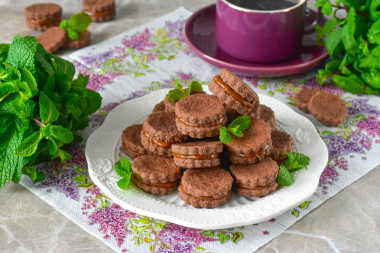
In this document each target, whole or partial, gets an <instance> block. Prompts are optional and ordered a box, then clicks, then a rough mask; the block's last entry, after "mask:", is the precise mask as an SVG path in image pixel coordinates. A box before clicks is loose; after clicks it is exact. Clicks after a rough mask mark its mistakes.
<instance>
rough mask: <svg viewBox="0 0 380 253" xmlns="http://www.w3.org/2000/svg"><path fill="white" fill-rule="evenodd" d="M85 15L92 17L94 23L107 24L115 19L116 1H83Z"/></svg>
mask: <svg viewBox="0 0 380 253" xmlns="http://www.w3.org/2000/svg"><path fill="white" fill-rule="evenodd" d="M82 5H83V13H85V14H87V15H89V16H90V17H91V20H92V22H105V21H108V20H111V19H113V18H114V17H115V1H114V0H83V2H82Z"/></svg>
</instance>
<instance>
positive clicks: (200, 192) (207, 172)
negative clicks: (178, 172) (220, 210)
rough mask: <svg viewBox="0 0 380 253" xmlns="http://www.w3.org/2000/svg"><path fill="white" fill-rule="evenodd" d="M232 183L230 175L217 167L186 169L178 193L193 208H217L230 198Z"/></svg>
mask: <svg viewBox="0 0 380 253" xmlns="http://www.w3.org/2000/svg"><path fill="white" fill-rule="evenodd" d="M232 182H233V179H232V177H231V175H230V173H228V172H227V171H225V170H223V169H220V168H218V167H213V168H202V169H188V170H186V171H185V172H184V173H183V176H182V180H181V185H180V186H179V188H178V192H179V196H180V197H181V199H182V200H183V201H185V202H186V203H187V204H189V205H192V206H193V207H203V208H211V207H217V206H219V205H222V204H224V203H226V202H227V200H228V199H229V198H230V197H231V188H232Z"/></svg>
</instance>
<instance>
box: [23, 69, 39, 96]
mask: <svg viewBox="0 0 380 253" xmlns="http://www.w3.org/2000/svg"><path fill="white" fill-rule="evenodd" d="M20 70H21V71H20V72H21V76H22V81H23V82H25V83H26V84H27V85H28V88H29V90H30V92H31V97H33V96H35V95H36V94H37V92H38V87H37V82H36V79H35V78H34V76H33V75H32V73H30V71H29V70H27V69H26V68H23V67H20Z"/></svg>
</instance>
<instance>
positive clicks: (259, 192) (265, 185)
mask: <svg viewBox="0 0 380 253" xmlns="http://www.w3.org/2000/svg"><path fill="white" fill-rule="evenodd" d="M230 171H231V175H232V177H233V178H234V179H235V189H236V191H237V193H239V194H240V195H243V196H244V197H262V196H266V195H268V194H269V193H271V192H274V191H275V190H276V189H277V188H278V183H277V175H278V171H279V168H278V165H277V163H276V162H275V161H273V160H272V159H271V158H269V157H265V158H264V160H262V161H261V162H258V163H255V164H249V165H237V164H233V165H231V167H230Z"/></svg>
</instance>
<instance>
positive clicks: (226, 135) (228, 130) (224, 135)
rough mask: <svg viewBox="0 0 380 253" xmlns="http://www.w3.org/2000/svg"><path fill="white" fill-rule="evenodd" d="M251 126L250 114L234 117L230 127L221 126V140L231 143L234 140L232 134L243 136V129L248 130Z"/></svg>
mask: <svg viewBox="0 0 380 253" xmlns="http://www.w3.org/2000/svg"><path fill="white" fill-rule="evenodd" d="M250 126H251V118H250V117H248V116H239V117H237V118H236V119H234V120H233V121H232V122H231V123H230V124H229V125H228V127H225V126H222V127H221V128H220V133H219V140H220V142H222V143H224V144H228V143H231V142H232V141H233V139H232V136H231V134H232V135H235V136H237V137H243V131H245V130H247V129H248V128H249V127H250Z"/></svg>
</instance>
